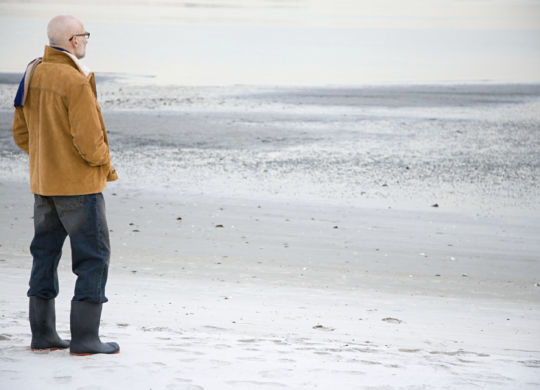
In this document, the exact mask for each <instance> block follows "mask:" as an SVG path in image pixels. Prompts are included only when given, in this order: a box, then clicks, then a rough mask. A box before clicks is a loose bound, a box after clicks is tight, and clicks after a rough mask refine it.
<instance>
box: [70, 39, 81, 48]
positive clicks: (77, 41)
mask: <svg viewBox="0 0 540 390" xmlns="http://www.w3.org/2000/svg"><path fill="white" fill-rule="evenodd" d="M69 43H71V46H72V47H73V48H74V49H76V48H77V47H78V46H79V40H78V39H77V37H73V39H72V40H71V41H69Z"/></svg>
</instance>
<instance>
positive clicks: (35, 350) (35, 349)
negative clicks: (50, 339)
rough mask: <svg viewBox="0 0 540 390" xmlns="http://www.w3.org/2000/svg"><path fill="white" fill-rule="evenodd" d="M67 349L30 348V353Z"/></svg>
mask: <svg viewBox="0 0 540 390" xmlns="http://www.w3.org/2000/svg"><path fill="white" fill-rule="evenodd" d="M68 348H69V347H66V348H60V347H53V348H32V352H43V351H50V352H52V351H62V350H64V349H68Z"/></svg>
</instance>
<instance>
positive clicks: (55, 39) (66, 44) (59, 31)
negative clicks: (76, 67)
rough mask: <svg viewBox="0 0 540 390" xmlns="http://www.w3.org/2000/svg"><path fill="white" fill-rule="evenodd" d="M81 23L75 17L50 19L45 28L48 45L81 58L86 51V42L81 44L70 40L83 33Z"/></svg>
mask: <svg viewBox="0 0 540 390" xmlns="http://www.w3.org/2000/svg"><path fill="white" fill-rule="evenodd" d="M84 32H85V31H84V26H83V24H82V22H81V21H80V20H79V19H77V18H76V17H75V16H71V15H58V16H55V17H54V18H52V19H51V21H50V22H49V24H48V26H47V36H48V37H49V45H51V46H56V47H61V48H62V49H65V50H67V51H69V52H71V53H72V54H74V55H76V56H77V57H78V58H83V57H84V54H85V49H86V40H84V42H82V41H81V40H80V39H72V40H71V41H70V40H69V39H70V38H72V37H73V36H74V35H75V34H82V33H84Z"/></svg>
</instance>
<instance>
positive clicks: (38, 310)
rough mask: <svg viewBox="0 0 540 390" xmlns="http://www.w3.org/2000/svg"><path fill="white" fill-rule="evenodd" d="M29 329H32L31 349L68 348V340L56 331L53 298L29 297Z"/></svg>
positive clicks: (53, 349)
mask: <svg viewBox="0 0 540 390" xmlns="http://www.w3.org/2000/svg"><path fill="white" fill-rule="evenodd" d="M29 318H30V329H31V330H32V342H31V343H30V348H32V351H42V350H50V351H55V350H57V349H66V348H69V340H62V339H61V338H60V336H58V333H56V312H55V306H54V299H42V298H39V297H30V304H29Z"/></svg>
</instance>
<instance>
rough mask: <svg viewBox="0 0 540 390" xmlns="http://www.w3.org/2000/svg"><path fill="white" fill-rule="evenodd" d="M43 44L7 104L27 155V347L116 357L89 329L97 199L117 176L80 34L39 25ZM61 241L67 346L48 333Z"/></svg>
mask: <svg viewBox="0 0 540 390" xmlns="http://www.w3.org/2000/svg"><path fill="white" fill-rule="evenodd" d="M47 34H48V37H49V45H50V46H45V54H44V55H43V58H38V59H36V60H34V61H32V62H31V63H30V64H29V66H28V68H27V70H26V73H25V75H24V77H23V79H22V81H21V84H20V85H19V90H18V92H17V96H16V98H15V114H14V120H13V137H14V139H15V143H16V144H17V145H18V146H19V147H20V148H21V149H22V150H24V151H25V152H26V153H28V155H29V163H30V189H31V191H32V193H33V194H34V239H33V240H32V243H31V245H30V252H31V254H32V256H33V265H32V272H31V276H30V289H29V290H28V297H29V299H30V304H29V317H30V328H31V330H32V342H31V348H32V349H33V350H47V349H49V350H54V349H62V348H68V347H69V348H70V351H71V353H72V354H74V355H89V354H95V353H118V352H119V351H120V347H119V346H118V344H116V343H102V342H101V341H100V339H99V323H100V319H101V309H102V304H103V303H104V302H107V298H106V297H105V284H106V282H107V272H108V267H109V257H110V246H109V231H108V228H107V221H106V218H105V204H104V200H103V195H102V194H101V192H102V191H103V189H104V188H105V186H106V183H107V181H114V180H116V179H117V178H118V177H117V175H116V172H115V170H114V169H113V167H112V165H111V158H110V155H109V144H108V139H107V133H106V130H105V125H104V123H103V118H102V116H101V109H100V106H99V104H98V102H97V98H96V96H97V95H96V87H95V80H94V75H93V73H90V72H89V71H88V70H87V69H86V68H85V67H84V66H83V65H82V64H81V63H80V62H79V60H80V59H81V58H83V57H84V56H85V53H86V44H87V40H88V38H89V37H90V33H88V32H86V31H85V29H84V26H83V24H82V23H81V22H80V21H79V20H78V19H76V18H75V17H73V16H57V17H55V18H53V19H52V20H51V21H50V22H49V25H48V28H47ZM67 236H69V239H70V243H71V254H72V269H73V272H74V273H75V274H76V275H77V281H76V284H75V295H74V297H73V299H72V302H71V316H70V328H71V342H69V341H65V340H62V339H60V337H59V336H58V334H57V333H56V315H55V304H54V299H55V298H56V296H57V295H58V291H59V290H58V275H57V267H58V262H59V260H60V256H61V254H62V245H63V243H64V240H65V239H66V237H67Z"/></svg>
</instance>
